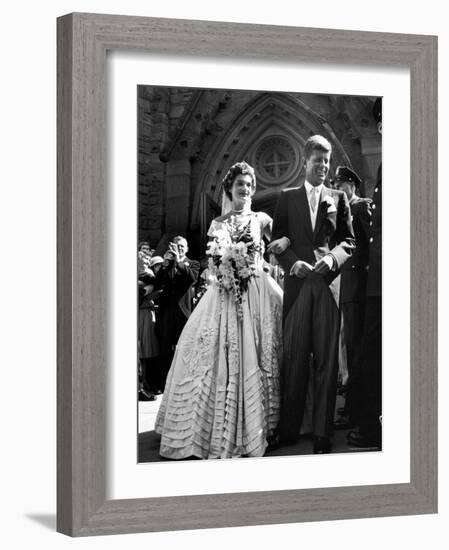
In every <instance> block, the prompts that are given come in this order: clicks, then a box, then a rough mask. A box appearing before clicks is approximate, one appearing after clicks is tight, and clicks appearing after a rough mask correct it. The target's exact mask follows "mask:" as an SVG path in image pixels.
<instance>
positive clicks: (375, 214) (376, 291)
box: [366, 165, 382, 297]
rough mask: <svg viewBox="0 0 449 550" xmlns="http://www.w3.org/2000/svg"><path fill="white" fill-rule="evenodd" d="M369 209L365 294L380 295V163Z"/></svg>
mask: <svg viewBox="0 0 449 550" xmlns="http://www.w3.org/2000/svg"><path fill="white" fill-rule="evenodd" d="M371 211H372V216H371V223H370V231H369V264H368V265H369V271H368V283H367V289H366V294H367V296H377V297H379V296H381V295H382V165H380V166H379V170H378V172H377V185H376V187H375V189H374V193H373V203H372V205H371Z"/></svg>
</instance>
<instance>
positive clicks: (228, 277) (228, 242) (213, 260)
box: [206, 216, 261, 318]
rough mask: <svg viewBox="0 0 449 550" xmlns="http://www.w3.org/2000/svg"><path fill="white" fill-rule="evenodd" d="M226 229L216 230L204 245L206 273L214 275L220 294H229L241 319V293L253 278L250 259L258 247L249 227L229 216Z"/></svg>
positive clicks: (253, 265)
mask: <svg viewBox="0 0 449 550" xmlns="http://www.w3.org/2000/svg"><path fill="white" fill-rule="evenodd" d="M226 225H227V228H226V229H220V228H216V229H215V230H214V231H213V233H212V240H211V241H209V243H208V245H207V250H206V254H207V255H208V256H209V270H210V274H211V275H214V276H215V278H216V280H217V283H218V286H219V288H220V290H221V291H223V292H232V293H233V294H234V297H235V300H236V302H237V313H238V315H239V317H240V318H241V317H242V316H243V306H242V300H243V293H244V292H245V291H246V290H247V289H248V283H249V280H250V279H251V277H255V275H256V265H255V263H254V258H255V254H256V252H261V246H260V245H258V244H256V243H255V242H254V239H253V238H252V236H251V232H250V224H249V223H248V224H247V225H245V226H243V227H242V226H241V225H239V224H237V223H236V221H235V218H234V217H233V216H231V217H230V218H229V219H228V220H227V221H226Z"/></svg>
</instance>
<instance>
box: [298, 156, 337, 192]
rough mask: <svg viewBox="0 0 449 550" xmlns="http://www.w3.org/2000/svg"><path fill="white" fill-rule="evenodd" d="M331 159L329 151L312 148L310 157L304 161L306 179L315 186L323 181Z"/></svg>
mask: <svg viewBox="0 0 449 550" xmlns="http://www.w3.org/2000/svg"><path fill="white" fill-rule="evenodd" d="M330 161H331V154H330V152H329V151H328V152H325V151H320V150H319V149H314V150H313V151H312V154H311V155H310V157H309V158H308V159H307V160H306V161H304V166H305V170H306V180H307V181H308V182H309V183H310V185H313V186H314V187H316V186H317V185H321V184H322V183H324V181H325V179H326V177H327V174H328V172H329V166H330Z"/></svg>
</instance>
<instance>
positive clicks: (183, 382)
mask: <svg viewBox="0 0 449 550" xmlns="http://www.w3.org/2000/svg"><path fill="white" fill-rule="evenodd" d="M231 219H232V218H231ZM267 219H268V221H269V220H270V219H269V217H268V216H267V215H265V214H263V213H251V214H250V215H249V216H248V221H247V222H245V228H244V229H245V230H246V236H247V241H248V235H249V236H250V238H249V240H250V242H249V243H248V242H247V244H249V245H255V246H254V247H253V249H256V250H257V251H256V252H255V253H253V254H252V255H251V258H250V260H251V264H252V268H253V276H251V278H249V281H248V283H247V287H246V288H245V290H244V291H243V292H242V294H241V296H242V299H241V304H240V303H239V301H238V299H237V298H236V294H235V293H234V292H233V291H232V290H227V289H225V288H223V285H220V282H219V279H217V278H214V279H213V280H212V282H211V284H210V286H209V288H208V290H207V291H206V293H205V294H204V296H203V297H202V298H201V300H200V302H199V303H198V305H197V306H196V308H195V309H194V311H193V312H192V314H191V316H190V318H189V320H188V322H187V324H186V325H185V327H184V330H183V332H182V334H181V336H180V339H179V341H178V345H177V347H176V352H175V356H174V358H173V362H172V365H171V368H170V371H169V374H168V377H167V383H166V386H165V391H164V394H163V398H162V402H161V406H160V409H159V412H158V415H157V418H156V425H155V430H156V431H157V432H158V433H160V434H161V445H160V454H161V456H164V457H166V458H171V459H183V458H187V457H190V456H195V457H199V458H204V459H206V458H207V459H211V458H231V457H239V456H263V454H264V453H265V450H266V447H267V439H268V438H269V437H270V436H271V435H273V433H274V430H275V429H276V427H277V423H278V420H279V410H280V382H279V368H280V364H281V358H282V290H281V288H280V287H279V286H278V284H277V283H276V282H275V281H274V279H272V278H271V277H270V276H269V275H268V274H267V273H266V272H265V271H264V270H263V257H262V250H261V246H260V245H262V244H263V242H262V230H263V227H264V225H265V224H266V223H268V222H267ZM230 231H231V224H230V223H229V218H227V219H225V220H224V221H219V220H214V221H213V222H212V224H211V227H210V229H209V232H208V235H209V236H210V237H212V239H213V238H214V236H216V235H218V234H221V235H222V236H223V235H225V236H229V233H230ZM249 248H250V249H251V246H250V247H249Z"/></svg>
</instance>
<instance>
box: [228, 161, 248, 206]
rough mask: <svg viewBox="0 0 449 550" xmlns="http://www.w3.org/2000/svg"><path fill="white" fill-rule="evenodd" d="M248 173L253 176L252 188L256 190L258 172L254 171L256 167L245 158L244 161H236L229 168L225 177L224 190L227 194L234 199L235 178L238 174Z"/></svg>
mask: <svg viewBox="0 0 449 550" xmlns="http://www.w3.org/2000/svg"><path fill="white" fill-rule="evenodd" d="M241 174H242V175H247V174H248V176H251V181H252V185H251V189H252V190H253V191H255V190H256V172H255V171H254V168H253V167H252V166H250V165H249V164H248V163H247V162H245V161H244V160H243V161H242V162H236V163H235V164H233V165H232V166H231V168H229V170H228V171H227V173H226V176H225V177H224V178H223V190H224V192H225V193H226V196H227V197H228V198H229V199H231V200H232V193H231V189H232V185H233V183H234V180H235V178H236V177H237V176H240V175H241Z"/></svg>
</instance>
